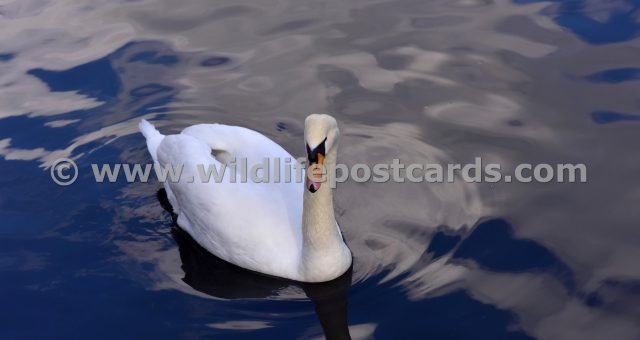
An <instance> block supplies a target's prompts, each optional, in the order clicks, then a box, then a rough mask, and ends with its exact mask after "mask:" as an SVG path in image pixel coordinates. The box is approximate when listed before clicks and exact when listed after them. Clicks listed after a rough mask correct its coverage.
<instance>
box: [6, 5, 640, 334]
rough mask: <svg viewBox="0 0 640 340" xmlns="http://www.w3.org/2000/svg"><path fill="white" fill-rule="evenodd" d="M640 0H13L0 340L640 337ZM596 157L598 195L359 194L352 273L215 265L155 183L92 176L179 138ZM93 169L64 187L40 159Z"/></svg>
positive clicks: (549, 187) (359, 187)
mask: <svg viewBox="0 0 640 340" xmlns="http://www.w3.org/2000/svg"><path fill="white" fill-rule="evenodd" d="M639 8H640V1H635V0H633V1H632V0H626V1H578V0H572V1H537V0H536V1H533V0H531V1H515V0H514V1H511V2H509V1H498V0H495V1H487V0H456V1H454V0H452V1H449V0H447V1H432V2H424V1H418V0H407V1H399V0H394V1H387V2H383V1H328V2H327V1H304V2H299V1H279V2H248V1H247V2H237V1H234V2H231V1H228V2H215V3H212V2H208V1H204V0H202V1H196V0H193V1H186V2H172V1H169V0H143V1H99V0H91V1H83V2H78V3H74V2H62V1H53V0H50V1H49V0H15V1H2V2H1V3H0V28H1V29H2V32H3V33H2V35H1V36H0V169H2V176H0V189H1V190H0V221H2V222H0V223H1V224H0V278H1V280H0V292H1V293H0V301H1V307H0V338H2V339H32V338H35V339H41V338H56V339H58V338H59V339H69V338H80V339H85V338H91V339H94V338H97V339H102V338H104V339H112V338H126V339H141V338H142V339H146V338H149V339H159V338H168V339H173V338H181V339H182V338H184V339H193V338H222V339H224V338H234V339H235V338H247V339H256V338H259V339H263V338H272V339H288V338H304V339H306V338H315V337H322V336H324V335H326V336H327V337H328V338H331V339H346V338H349V337H351V338H354V339H563V340H564V339H580V340H583V339H630V340H631V339H640V323H639V322H638V320H640V309H639V308H638V306H640V266H638V265H637V263H636V259H638V258H640V247H639V246H638V245H639V244H640V233H639V232H638V228H637V224H638V222H639V221H640V215H639V214H638V212H637V211H638V210H637V209H636V208H635V207H634V202H637V201H638V198H639V197H640V190H639V189H638V188H640V181H639V180H638V179H637V178H638V174H640V160H639V158H638V157H636V154H637V150H638V146H640V142H639V141H638V131H639V129H640V112H639V108H640V101H639V100H638V93H640V92H639V90H640V83H639V82H638V81H639V80H640V47H639V45H638V42H639V40H638V39H639V38H638V35H640V11H639ZM316 112H328V113H331V114H332V115H334V116H335V117H336V118H337V120H338V122H339V124H340V128H341V131H342V132H343V137H342V138H343V141H341V145H340V152H339V155H338V157H339V159H340V160H341V161H343V162H346V163H348V164H354V163H358V162H362V163H369V164H374V163H378V162H390V161H391V159H393V158H401V159H402V160H405V161H407V162H414V163H415V162H418V163H420V162H442V163H446V162H460V163H466V162H470V163H472V162H473V160H474V158H475V157H484V158H486V159H490V160H491V161H494V162H500V163H501V164H504V165H505V167H507V168H508V167H512V166H513V165H514V164H517V163H523V162H524V163H532V164H537V163H543V162H546V163H554V164H555V163H584V164H585V165H586V166H587V168H588V181H587V183H463V182H455V183H444V184H426V183H425V184H414V183H404V184H398V183H385V184H378V183H364V184H360V183H352V182H347V183H344V184H341V185H340V186H339V187H338V189H337V191H336V202H335V205H336V212H337V216H338V221H339V222H340V225H341V226H342V229H343V232H344V236H345V239H346V240H347V242H348V243H349V246H350V248H351V250H352V252H353V254H354V266H353V269H352V270H351V271H349V272H348V273H347V274H345V276H343V277H341V278H339V279H338V280H336V281H335V282H330V283H327V284H319V285H305V284H299V283H292V282H288V281H284V280H278V279H274V278H267V277H263V276H260V275H257V274H255V273H250V272H246V271H244V270H242V269H240V268H237V267H235V266H233V265H230V264H228V263H225V262H224V261H222V260H220V259H218V258H216V257H215V256H213V255H211V254H208V253H207V252H206V251H204V249H202V248H200V247H199V246H198V245H197V244H196V243H195V242H194V241H193V239H191V238H190V237H189V236H188V235H186V233H185V232H183V231H182V230H181V229H180V228H179V226H178V225H176V224H175V222H174V221H173V218H172V215H171V213H170V212H169V211H168V210H167V209H169V208H168V207H167V206H166V203H165V201H166V198H164V196H163V192H162V190H160V189H161V187H162V186H161V184H160V183H158V182H157V181H156V180H152V181H150V182H149V183H139V182H137V183H127V182H126V181H125V180H124V178H120V180H118V181H117V182H115V183H96V182H95V180H94V177H93V175H92V173H91V167H90V165H91V164H92V163H148V162H150V161H151V160H150V157H149V155H148V154H147V151H146V146H145V144H144V139H143V138H142V136H141V135H140V134H139V133H138V132H137V123H138V121H139V120H140V119H141V118H145V119H150V120H153V121H154V122H155V124H156V125H157V126H158V127H159V128H160V129H161V130H162V131H163V132H166V133H176V132H179V131H180V130H181V129H183V128H184V127H186V126H189V125H192V124H196V123H203V122H207V123H210V122H219V123H225V124H231V125H241V126H246V127H249V128H252V129H255V130H257V131H260V132H261V133H263V134H265V135H267V136H268V137H270V138H272V139H273V140H274V141H276V142H277V143H279V144H281V145H283V146H284V147H285V148H286V149H287V150H289V151H290V152H291V153H292V154H294V155H300V154H303V152H304V145H303V143H302V131H303V125H302V122H303V119H304V117H305V116H306V115H308V114H310V113H316ZM61 157H68V158H71V159H73V160H75V161H76V162H77V164H78V166H79V177H78V179H77V181H76V182H75V183H74V184H72V185H70V186H65V187H62V186H59V185H56V184H55V183H54V182H53V181H52V179H51V177H50V172H49V167H50V166H51V164H52V163H53V162H54V161H55V160H56V159H58V158H61Z"/></svg>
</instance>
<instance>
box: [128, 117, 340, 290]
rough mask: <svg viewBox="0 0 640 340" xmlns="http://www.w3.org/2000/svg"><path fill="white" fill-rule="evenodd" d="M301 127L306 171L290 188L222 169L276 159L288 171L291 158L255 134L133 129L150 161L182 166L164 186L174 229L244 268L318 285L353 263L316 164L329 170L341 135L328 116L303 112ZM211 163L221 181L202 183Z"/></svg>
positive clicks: (210, 127) (199, 128)
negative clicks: (143, 142)
mask: <svg viewBox="0 0 640 340" xmlns="http://www.w3.org/2000/svg"><path fill="white" fill-rule="evenodd" d="M304 125H305V127H304V139H305V144H306V150H307V164H308V165H309V168H307V169H305V170H306V171H310V172H312V174H311V175H310V176H305V182H304V184H303V183H297V181H296V179H295V177H294V178H293V180H292V181H289V182H288V183H287V181H285V180H282V179H281V180H278V179H277V178H276V176H275V174H274V175H273V176H263V177H267V181H266V182H264V183H259V182H258V181H252V180H246V181H243V180H242V177H243V174H241V173H240V171H241V170H242V169H241V168H242V167H241V166H235V167H231V166H227V167H226V168H225V167H224V166H225V165H231V164H232V162H234V161H235V162H238V163H240V162H241V160H243V159H246V164H247V167H250V166H252V164H253V165H255V164H261V163H263V162H264V160H265V159H267V160H270V161H271V162H272V163H274V164H275V162H280V163H281V165H282V167H283V168H284V167H285V166H292V165H290V163H289V160H293V159H295V158H294V157H293V156H291V154H289V153H288V152H287V151H285V150H284V149H283V148H282V147H281V146H280V145H278V144H277V143H275V142H273V141H272V140H270V139H269V138H267V137H265V136H264V135H262V134H260V133H258V132H256V131H253V130H250V129H247V128H243V127H238V126H228V125H222V124H198V125H193V126H190V127H187V128H185V129H184V130H183V131H182V132H181V133H179V134H175V135H166V136H165V135H163V134H161V133H160V132H159V131H158V130H157V129H156V128H155V127H154V126H153V125H152V124H151V123H149V122H148V121H146V120H142V121H140V124H139V128H140V131H141V132H142V134H143V135H144V137H145V139H146V141H147V148H148V150H149V153H150V154H151V157H152V158H153V160H154V162H155V163H156V164H159V165H161V166H167V165H171V166H172V167H173V168H174V169H177V167H180V166H182V173H181V176H180V179H179V180H177V181H168V180H167V181H164V188H165V190H166V192H167V198H168V199H169V202H170V203H171V205H172V206H173V209H174V213H176V214H177V215H178V219H177V223H178V225H179V226H181V227H182V228H183V229H184V230H185V231H186V232H187V233H189V235H191V237H193V239H194V240H195V241H196V242H197V243H198V244H200V245H201V246H202V247H203V248H205V249H206V250H207V251H209V252H211V253H212V254H214V255H216V256H218V257H219V258H221V259H223V260H225V261H227V262H230V263H233V264H235V265H237V266H240V267H242V268H245V269H249V270H252V271H255V272H259V273H262V274H267V275H271V276H277V277H282V278H286V279H290V280H295V281H301V282H324V281H330V280H333V279H335V278H337V277H339V276H340V275H342V274H343V273H345V272H346V271H347V270H348V269H349V268H350V267H351V262H352V255H351V251H350V250H349V248H348V247H347V245H346V244H345V242H344V239H343V237H342V232H341V230H340V227H339V226H338V223H337V222H336V219H335V214H334V210H333V192H332V191H333V189H332V188H331V186H330V185H328V184H326V183H321V181H320V180H319V179H318V176H319V175H318V173H317V170H316V167H314V165H320V166H322V165H324V167H325V168H326V169H331V168H332V167H334V166H335V163H336V157H337V149H338V141H339V136H340V131H339V129H338V124H337V122H336V120H335V119H334V118H333V117H331V116H329V115H326V114H312V115H309V116H308V117H307V118H306V119H305V124H304ZM293 165H295V161H294V164H293ZM211 166H213V167H214V169H218V171H219V173H222V176H221V180H210V181H203V180H200V178H201V177H199V176H200V175H202V174H203V172H202V169H207V170H209V169H211ZM199 167H200V171H199ZM223 169H224V172H222V171H223ZM294 169H297V166H295V168H294ZM234 170H235V173H234ZM327 176H331V171H327ZM194 178H195V179H196V180H193V179H194ZM328 180H330V178H329V177H328ZM323 184H324V185H323Z"/></svg>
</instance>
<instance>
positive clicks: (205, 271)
mask: <svg viewBox="0 0 640 340" xmlns="http://www.w3.org/2000/svg"><path fill="white" fill-rule="evenodd" d="M157 197H158V200H159V201H160V204H161V205H162V207H163V208H165V209H166V210H167V211H169V212H171V214H172V217H173V227H172V228H171V234H172V236H173V238H174V239H175V241H176V243H177V244H178V250H179V252H180V260H181V261H182V270H183V271H184V273H185V275H184V278H183V279H182V280H183V281H184V282H185V283H186V284H188V285H189V286H191V287H192V288H193V289H195V290H197V291H199V292H202V293H205V294H207V295H211V296H214V297H217V298H223V299H246V298H266V297H269V296H273V295H274V292H276V291H278V290H281V289H283V288H286V287H288V286H297V287H300V288H302V289H303V290H304V292H305V293H306V295H307V296H308V297H309V298H310V299H311V301H313V303H314V304H315V309H316V314H317V315H318V319H319V320H320V324H321V325H322V329H323V331H324V334H325V336H326V338H327V339H351V336H350V334H349V327H348V323H347V291H348V290H349V287H350V286H351V275H352V269H349V270H348V271H347V272H346V273H344V274H343V275H342V276H340V277H338V278H337V279H335V280H332V281H329V282H323V283H303V282H296V281H291V280H285V279H281V278H277V277H270V276H266V275H263V274H259V273H256V272H253V271H250V270H246V269H244V268H241V267H238V266H236V265H234V264H231V263H229V262H226V261H224V260H222V259H220V258H218V257H217V256H215V255H213V254H211V253H209V252H208V251H207V250H206V249H204V248H203V247H201V246H200V245H199V244H198V243H197V242H196V241H195V240H194V239H193V238H192V237H191V236H190V235H189V234H188V233H187V232H186V231H184V230H183V229H181V228H180V227H179V226H178V225H177V224H176V215H174V214H173V212H172V207H171V204H169V201H168V200H167V196H166V192H165V190H164V189H160V190H159V191H158V193H157Z"/></svg>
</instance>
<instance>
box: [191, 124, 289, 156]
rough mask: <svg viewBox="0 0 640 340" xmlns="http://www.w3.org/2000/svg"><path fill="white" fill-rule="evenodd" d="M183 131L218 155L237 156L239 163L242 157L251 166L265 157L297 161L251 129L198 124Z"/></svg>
mask: <svg viewBox="0 0 640 340" xmlns="http://www.w3.org/2000/svg"><path fill="white" fill-rule="evenodd" d="M182 133H183V134H185V135H189V136H193V137H195V138H197V139H199V140H201V141H203V142H204V143H205V144H207V145H208V146H209V147H210V148H211V150H213V151H214V153H216V155H218V154H224V157H223V158H227V157H229V156H230V157H232V158H236V162H238V163H239V161H240V159H241V158H245V159H247V163H248V164H249V166H251V164H257V163H260V162H262V161H263V159H264V158H265V157H267V158H270V159H273V158H280V159H281V160H284V158H290V161H291V163H295V158H294V157H293V156H291V154H289V153H288V152H287V151H285V150H284V149H283V148H282V147H281V146H280V145H278V144H277V143H275V142H273V141H272V140H271V139H269V138H267V137H265V136H264V135H262V134H261V133H259V132H256V131H253V130H251V129H247V128H243V127H239V126H229V125H222V124H198V125H193V126H190V127H188V128H186V129H184V130H183V131H182Z"/></svg>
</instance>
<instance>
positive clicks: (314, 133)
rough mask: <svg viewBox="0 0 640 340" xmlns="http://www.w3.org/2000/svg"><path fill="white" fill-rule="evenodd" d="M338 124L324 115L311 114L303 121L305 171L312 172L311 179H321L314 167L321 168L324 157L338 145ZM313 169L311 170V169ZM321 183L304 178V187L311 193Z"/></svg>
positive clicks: (318, 170) (320, 174)
mask: <svg viewBox="0 0 640 340" xmlns="http://www.w3.org/2000/svg"><path fill="white" fill-rule="evenodd" d="M339 135H340V130H338V122H337V121H336V120H335V118H333V117H331V116H329V115H326V114H312V115H310V116H308V117H307V119H306V120H305V121H304V141H305V143H306V147H307V171H312V172H313V176H311V177H312V178H316V179H318V180H320V179H321V177H322V171H321V170H320V169H318V167H316V166H315V165H318V166H320V167H322V166H323V165H324V160H325V156H326V155H327V154H329V153H330V152H332V151H335V150H334V149H335V148H336V147H337V145H338V137H339ZM311 167H313V169H311ZM320 184H321V182H319V181H318V182H315V181H313V180H312V179H309V176H307V177H306V180H305V187H306V188H307V189H308V190H309V191H310V192H312V193H314V192H316V191H318V189H320Z"/></svg>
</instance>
